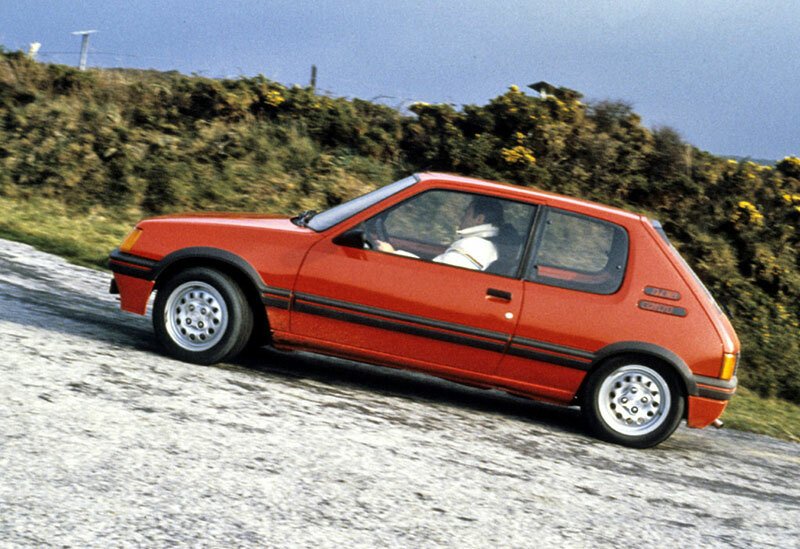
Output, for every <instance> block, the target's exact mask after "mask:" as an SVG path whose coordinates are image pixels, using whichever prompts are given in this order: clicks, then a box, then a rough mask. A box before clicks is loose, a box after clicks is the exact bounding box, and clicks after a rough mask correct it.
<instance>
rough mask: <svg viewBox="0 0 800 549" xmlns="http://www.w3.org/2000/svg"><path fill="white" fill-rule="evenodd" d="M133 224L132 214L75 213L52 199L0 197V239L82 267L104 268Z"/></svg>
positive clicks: (103, 211)
mask: <svg viewBox="0 0 800 549" xmlns="http://www.w3.org/2000/svg"><path fill="white" fill-rule="evenodd" d="M136 221H138V215H137V214H135V213H132V212H111V211H107V210H104V209H99V208H94V209H92V210H89V211H84V212H77V211H72V210H70V209H69V208H67V207H65V206H64V205H63V204H62V203H60V202H58V201H55V200H52V199H43V198H37V199H30V200H21V199H13V198H7V197H0V238H5V239H8V240H15V241H17V242H24V243H26V244H31V245H32V246H35V247H36V248H38V249H40V250H42V251H45V252H50V253H53V254H56V255H60V256H62V257H64V258H66V259H68V260H69V261H71V262H73V263H76V264H78V265H83V266H85V267H94V268H98V267H103V268H105V267H107V259H108V253H109V252H110V251H111V250H112V249H114V248H115V247H117V246H119V244H120V242H122V239H123V238H124V237H125V235H126V234H127V233H128V231H130V230H131V229H132V228H133V226H134V224H135V223H136Z"/></svg>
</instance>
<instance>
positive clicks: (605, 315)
mask: <svg viewBox="0 0 800 549" xmlns="http://www.w3.org/2000/svg"><path fill="white" fill-rule="evenodd" d="M110 265H111V269H112V270H113V271H114V280H113V282H112V286H111V291H112V292H115V293H116V292H118V293H119V294H120V301H121V307H122V309H123V310H125V311H130V312H132V313H138V314H145V312H146V309H147V303H148V299H149V296H150V294H151V293H152V292H153V291H155V293H156V294H155V300H154V303H153V327H154V330H155V334H156V337H157V338H158V340H159V341H160V342H161V344H162V345H163V347H164V348H165V349H166V350H167V352H168V353H169V354H170V355H172V356H174V357H176V358H178V359H180V360H184V361H189V362H194V363H198V364H212V363H216V362H219V361H224V360H229V359H231V358H232V357H234V356H235V355H236V354H237V353H239V352H240V351H242V349H243V348H244V347H245V346H246V345H247V344H248V342H249V341H252V340H254V339H260V340H265V339H266V340H268V341H269V342H270V343H271V344H272V345H274V346H275V347H277V348H279V349H302V350H309V351H313V352H317V353H323V354H329V355H335V356H339V357H345V358H350V359H355V360H359V361H364V362H368V363H372V364H377V365H383V366H392V367H399V368H408V369H413V370H418V371H422V372H427V373H429V374H432V375H435V376H439V377H443V378H446V379H450V380H453V381H457V382H461V383H465V384H469V385H476V386H480V387H485V388H495V389H500V390H503V391H507V392H509V393H513V394H516V395H522V396H525V397H530V398H535V399H540V400H544V401H548V402H552V403H558V404H563V405H573V404H577V405H579V406H580V407H581V409H582V413H583V415H584V416H585V418H586V421H587V424H588V426H589V428H590V429H591V431H592V432H593V433H594V434H596V435H597V436H599V437H601V438H603V439H605V440H609V441H612V442H616V443H619V444H624V445H627V446H632V447H640V448H643V447H649V446H653V445H655V444H658V443H659V442H661V441H663V440H664V439H666V438H667V437H669V436H670V435H671V434H672V432H673V431H674V430H675V429H676V427H677V426H678V424H679V423H680V422H681V421H682V420H683V419H686V421H687V423H688V425H689V427H697V428H702V427H705V426H707V425H709V424H711V423H714V422H716V421H717V420H718V418H719V416H720V414H721V413H722V412H723V410H724V409H725V406H726V404H727V402H728V400H729V399H730V398H731V396H732V395H733V393H734V391H735V389H736V376H735V372H736V365H737V362H738V356H739V341H738V339H737V337H736V334H735V332H734V330H733V328H732V327H731V324H730V322H729V321H728V318H727V317H726V316H725V315H724V314H723V313H722V311H721V310H720V308H719V307H718V306H717V304H716V302H715V301H714V299H713V298H712V297H711V295H710V294H709V292H708V290H706V288H705V287H704V286H703V284H702V283H701V282H700V280H699V279H698V278H697V277H696V276H695V274H694V273H693V272H692V270H691V269H690V268H689V266H688V265H687V264H686V262H685V261H684V260H683V259H682V258H681V256H680V255H679V254H678V252H677V251H676V250H675V248H673V247H672V246H671V245H670V243H669V241H668V240H667V237H666V235H665V233H664V231H663V230H662V228H661V225H660V224H659V223H658V222H656V221H652V220H650V219H648V218H646V217H644V216H642V215H637V214H633V213H629V212H626V211H622V210H619V209H615V208H610V207H606V206H601V205H598V204H593V203H590V202H585V201H581V200H575V199H572V198H567V197H563V196H558V195H555V194H549V193H544V192H538V191H534V190H531V189H528V188H522V187H516V186H511V185H503V184H499V183H491V182H486V181H480V180H476V179H469V178H464V177H457V176H452V175H443V174H433V173H426V174H420V175H414V176H412V177H408V178H406V179H403V180H401V181H397V182H396V183H393V184H391V185H387V186H385V187H382V188H379V189H377V190H374V191H372V192H370V193H368V194H365V195H363V196H361V197H359V198H356V199H354V200H351V201H349V202H346V203H343V204H340V205H338V206H336V207H333V208H331V209H329V210H327V211H324V212H322V213H315V212H304V213H302V214H300V215H298V216H295V217H292V218H289V217H285V216H274V215H245V214H188V215H171V216H164V217H157V218H153V219H146V220H144V221H141V222H140V223H139V224H138V225H137V226H136V228H135V229H134V230H133V231H132V232H131V233H130V235H129V236H128V237H127V238H126V239H125V241H124V242H123V243H122V245H121V246H120V247H119V248H118V249H116V250H114V251H113V252H112V253H111V258H110Z"/></svg>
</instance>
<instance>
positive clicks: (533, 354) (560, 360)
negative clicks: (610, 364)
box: [508, 344, 592, 371]
mask: <svg viewBox="0 0 800 549" xmlns="http://www.w3.org/2000/svg"><path fill="white" fill-rule="evenodd" d="M508 354H510V355H513V356H518V357H522V358H528V359H531V360H538V361H540V362H549V363H550V364H556V365H558V366H564V367H566V368H574V369H576V370H583V371H588V370H589V368H590V367H591V366H592V363H591V362H582V361H580V360H574V359H571V358H566V357H563V356H557V355H553V354H550V353H546V352H542V351H534V350H533V349H524V348H522V347H517V346H516V345H514V344H512V345H511V348H510V349H509V350H508Z"/></svg>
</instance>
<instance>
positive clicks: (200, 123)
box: [0, 52, 800, 402]
mask: <svg viewBox="0 0 800 549" xmlns="http://www.w3.org/2000/svg"><path fill="white" fill-rule="evenodd" d="M581 99H582V98H581V95H580V94H579V93H577V92H575V91H573V90H569V89H566V88H562V89H560V90H558V91H557V92H556V93H554V94H552V95H549V96H548V97H547V98H544V99H542V98H538V97H531V96H530V95H527V94H525V93H523V92H522V91H520V90H519V89H518V88H517V87H516V86H511V87H510V88H509V89H508V91H507V92H506V93H504V94H502V95H500V96H498V97H496V98H494V99H492V100H491V101H489V102H488V103H487V104H485V105H466V106H463V107H461V108H455V107H454V106H452V105H444V104H437V105H428V104H424V103H416V104H414V105H412V106H411V107H410V110H411V111H412V112H411V113H410V114H403V113H400V112H398V111H396V110H394V109H391V108H388V107H386V106H383V105H378V104H374V103H370V102H368V101H362V100H359V99H354V100H348V99H343V98H332V97H327V96H323V95H317V94H315V93H314V92H313V90H310V89H308V88H301V87H286V86H283V85H281V84H279V83H276V82H271V81H269V80H267V79H265V78H263V77H261V76H259V77H255V78H240V79H236V80H214V79H209V78H201V77H197V76H185V75H182V74H179V73H176V72H169V73H159V72H155V71H137V70H90V71H87V72H78V71H77V70H75V69H72V68H69V67H65V66H61V65H48V64H39V63H35V62H32V61H30V60H28V59H27V58H25V56H23V55H22V54H21V53H18V52H14V53H8V52H5V53H2V54H0V120H2V123H1V124H0V196H5V197H11V198H16V199H19V200H25V199H27V198H28V197H35V198H43V199H48V200H57V201H59V202H61V203H63V204H65V205H66V206H67V207H69V208H71V209H72V210H74V211H76V212H89V211H92V209H93V208H97V207H103V208H109V209H114V208H117V209H124V210H125V211H126V212H128V214H129V213H130V211H131V210H133V211H136V212H139V213H140V214H141V215H150V214H155V213H162V212H169V211H176V210H187V209H191V210H197V209H222V210H259V211H293V210H300V209H309V208H313V209H319V208H324V207H327V206H330V205H333V204H337V203H339V202H341V201H342V200H345V199H347V198H350V197H352V196H355V195H357V194H361V193H362V192H364V191H365V190H367V189H369V188H372V187H375V186H378V185H382V184H385V183H388V182H389V181H391V180H393V179H395V178H399V177H401V176H404V175H407V174H408V173H410V172H413V171H419V170H443V171H449V172H456V173H463V174H467V175H473V176H478V177H484V178H490V179H495V180H500V181H508V182H513V183H517V184H521V185H530V186H535V187H537V188H541V189H545V190H550V191H556V192H561V193H566V194H570V195H574V196H578V197H582V198H587V199H591V200H597V201H600V202H603V203H607V204H613V205H618V206H623V207H626V208H629V209H633V210H635V211H640V212H643V213H646V214H648V215H650V216H651V217H654V218H657V219H660V220H661V221H662V222H663V223H664V226H665V229H666V231H667V232H668V233H669V234H670V235H671V237H672V238H673V240H674V242H675V244H676V245H677V246H678V247H679V248H680V250H681V252H682V253H683V254H684V256H686V257H687V259H688V261H689V263H690V264H692V266H693V267H694V268H695V269H696V271H697V272H698V274H699V275H700V277H701V278H702V279H703V280H704V281H705V283H706V284H707V285H708V286H709V287H710V289H711V291H712V292H713V293H714V295H715V296H717V298H718V300H719V301H720V302H721V303H722V304H723V305H724V306H725V307H726V308H727V309H728V310H729V311H730V312H731V314H732V318H733V322H734V324H735V326H736V329H737V332H738V333H739V335H740V337H741V339H742V343H743V347H744V353H743V364H742V368H741V370H740V379H741V381H742V383H743V384H744V385H745V386H747V387H749V388H751V389H753V390H755V391H757V392H758V393H760V394H762V395H766V396H780V397H783V398H786V399H790V400H793V401H795V402H800V358H798V357H800V326H799V325H798V319H800V305H799V304H800V263H799V262H800V253H799V250H800V237H799V236H798V234H799V231H798V228H799V225H800V159H798V158H795V157H789V158H786V159H784V160H782V161H780V162H778V163H777V165H775V166H764V165H758V164H755V163H752V162H746V161H743V162H737V161H734V160H728V159H724V158H720V157H716V156H714V155H711V154H709V153H707V152H703V151H700V150H698V149H696V148H694V147H692V146H690V145H688V144H686V143H684V142H683V140H682V139H681V137H680V136H679V135H678V134H677V133H676V132H675V131H674V130H672V129H670V128H657V129H652V130H651V129H648V128H646V127H644V126H642V124H641V119H640V117H639V116H638V115H637V114H636V113H635V112H633V110H632V109H631V107H630V106H629V105H627V104H625V103H622V102H610V101H605V102H598V103H588V104H587V103H584V102H582V101H581Z"/></svg>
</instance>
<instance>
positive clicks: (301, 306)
mask: <svg viewBox="0 0 800 549" xmlns="http://www.w3.org/2000/svg"><path fill="white" fill-rule="evenodd" d="M293 310H295V311H297V312H301V313H308V314H312V315H318V316H324V317H327V318H332V319H335V320H342V321H345V322H353V323H355V324H362V325H364V326H371V327H373V328H382V329H384V330H392V331H395V332H401V333H404V334H410V335H416V336H422V337H428V338H431V339H437V340H439V341H446V342H448V343H456V344H458V345H466V346H469V347H475V348H478V349H484V350H487V351H494V352H497V353H502V352H503V351H504V350H505V348H506V345H505V343H501V342H494V341H485V340H482V339H477V338H474V337H469V336H466V335H458V334H453V333H447V332H440V331H437V330H434V329H431V328H425V327H423V326H419V325H417V326H413V325H410V324H405V323H403V322H398V321H395V320H390V319H389V318H376V317H371V316H365V315H363V314H359V313H354V312H348V311H343V310H338V309H331V308H329V307H326V306H320V305H314V304H312V303H306V302H300V301H297V302H295V304H294V309H293Z"/></svg>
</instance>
